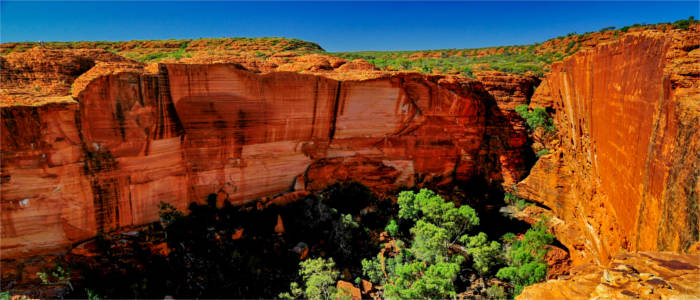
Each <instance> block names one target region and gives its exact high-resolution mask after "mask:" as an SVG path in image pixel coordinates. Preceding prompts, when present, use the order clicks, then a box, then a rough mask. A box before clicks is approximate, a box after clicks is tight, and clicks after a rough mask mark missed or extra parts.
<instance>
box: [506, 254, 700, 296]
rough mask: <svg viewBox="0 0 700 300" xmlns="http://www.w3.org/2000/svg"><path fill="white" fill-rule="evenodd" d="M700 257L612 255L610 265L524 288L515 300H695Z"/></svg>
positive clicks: (585, 267)
mask: <svg viewBox="0 0 700 300" xmlns="http://www.w3.org/2000/svg"><path fill="white" fill-rule="evenodd" d="M698 282H700V257H698V256H697V255H689V254H676V253H669V252H640V253H636V254H620V255H617V256H615V257H614V258H613V259H612V261H611V264H610V266H608V267H603V266H600V265H595V264H585V265H580V266H577V267H575V268H574V269H572V270H571V277H569V278H565V279H556V280H549V281H547V282H544V283H538V284H534V285H531V286H528V287H526V288H525V289H524V290H523V292H522V293H521V294H520V295H519V296H518V297H516V298H517V299H635V298H636V299H696V298H697V295H699V294H700V285H698Z"/></svg>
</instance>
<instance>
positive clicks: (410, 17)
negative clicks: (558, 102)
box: [0, 0, 699, 51]
mask: <svg viewBox="0 0 700 300" xmlns="http://www.w3.org/2000/svg"><path fill="white" fill-rule="evenodd" d="M698 10H699V2H698V1H686V2H648V1H647V2H630V1H627V2H602V1H598V2H591V1H587V2H523V1H518V2H493V1H489V2H221V1H219V2H182V1H180V2H166V1H160V2H136V1H131V2H104V1H103V2H57V1H53V2H10V1H5V0H2V1H1V2H0V11H1V14H2V19H1V20H0V22H1V25H2V27H1V32H0V41H2V42H14V41H38V40H43V41H80V40H111V41H118V40H136V39H138V40H140V39H169V38H200V37H241V36H242V37H263V36H270V37H272V36H275V37H289V38H299V39H303V40H308V41H313V42H317V43H319V44H320V45H321V46H322V47H323V48H324V49H326V50H327V51H358V50H417V49H444V48H478V47H488V46H499V45H518V44H530V43H534V42H542V41H544V40H547V39H549V38H553V37H556V36H560V35H565V34H567V33H569V32H579V33H583V32H587V31H596V30H599V29H601V28H603V27H607V26H617V27H621V26H624V25H630V24H634V23H643V22H646V23H658V22H669V21H675V20H678V19H685V18H687V17H689V16H691V15H692V16H695V17H696V18H697V17H698V14H699V13H698Z"/></svg>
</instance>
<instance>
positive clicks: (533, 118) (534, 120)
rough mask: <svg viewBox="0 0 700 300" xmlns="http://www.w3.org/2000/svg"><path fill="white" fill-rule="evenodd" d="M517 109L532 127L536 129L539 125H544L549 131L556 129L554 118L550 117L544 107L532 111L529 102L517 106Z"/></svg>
mask: <svg viewBox="0 0 700 300" xmlns="http://www.w3.org/2000/svg"><path fill="white" fill-rule="evenodd" d="M515 111H516V112H517V113H518V114H519V115H520V117H522V118H523V119H525V122H527V125H528V126H529V127H530V129H532V130H535V129H537V128H539V127H544V129H545V130H546V131H548V132H554V131H556V129H555V127H554V120H553V119H552V118H550V117H549V115H548V114H547V111H546V110H545V109H544V108H541V107H538V108H535V109H534V110H532V111H530V110H529V109H528V107H527V104H521V105H518V106H517V107H515Z"/></svg>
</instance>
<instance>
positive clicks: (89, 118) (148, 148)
mask: <svg viewBox="0 0 700 300" xmlns="http://www.w3.org/2000/svg"><path fill="white" fill-rule="evenodd" d="M72 85H73V91H72V96H73V97H74V98H75V99H76V101H77V102H76V101H71V102H66V103H57V104H48V105H40V106H9V107H3V108H2V111H1V112H2V124H1V125H2V131H1V135H2V157H3V164H2V241H1V247H2V248H1V249H2V258H3V259H5V258H19V257H26V256H30V255H35V254H41V253H49V252H53V251H56V250H59V249H64V248H65V247H68V246H70V245H71V244H74V243H78V242H81V241H83V240H86V239H89V238H91V237H93V236H94V235H96V234H98V233H101V232H109V231H114V230H119V229H123V228H128V227H130V226H135V225H140V224H145V223H149V222H153V221H156V220H157V219H158V203H159V202H161V201H163V202H167V203H170V204H172V205H174V206H175V207H176V208H179V209H183V210H184V209H185V208H186V207H187V205H188V204H189V203H190V202H203V201H205V200H206V199H207V197H208V196H209V195H210V194H216V195H217V202H220V201H230V202H233V203H244V202H248V201H252V200H255V199H259V198H261V197H264V196H275V195H281V194H284V193H289V192H294V191H296V192H295V193H294V194H296V193H302V194H303V193H304V192H306V191H313V190H317V189H322V188H324V187H326V186H327V185H329V184H333V183H335V182H338V181H349V180H354V181H359V182H361V183H363V184H365V185H367V186H368V187H370V188H371V189H373V190H374V191H375V192H377V193H393V192H394V191H396V190H397V189H399V188H401V187H412V186H424V185H428V186H431V187H438V188H440V187H449V186H450V185H453V184H454V183H455V182H457V181H469V180H473V179H477V178H485V179H486V180H489V181H496V182H498V181H500V180H505V181H506V182H508V183H509V184H510V183H514V182H516V181H517V180H519V179H521V177H522V176H523V174H524V173H525V172H526V166H525V165H524V161H525V160H524V159H523V158H521V157H519V156H520V155H521V150H520V149H517V148H518V147H526V146H525V145H524V144H521V143H513V142H508V143H502V142H500V141H508V140H509V136H508V135H509V134H511V133H512V130H511V129H510V127H511V123H510V122H508V121H507V117H504V115H503V113H502V112H501V111H500V109H499V106H498V105H496V102H495V100H494V98H493V97H492V96H491V95H490V94H489V93H488V92H487V91H486V90H485V89H484V87H483V86H482V84H480V83H479V82H477V81H474V80H468V79H464V78H456V77H443V76H424V75H419V74H410V73H400V74H393V75H386V76H381V77H378V78H376V79H369V80H348V81H338V80H334V79H330V78H327V77H322V76H315V75H307V74H298V73H291V72H277V73H263V74H258V73H252V72H249V71H247V70H245V69H243V68H242V67H240V66H239V65H237V64H231V63H220V64H216V63H214V64H162V65H159V66H149V67H147V68H144V67H143V66H142V65H139V64H131V63H124V62H120V63H116V64H115V63H114V62H111V63H98V64H96V65H95V66H94V67H93V68H92V69H90V71H88V72H86V73H84V74H83V75H81V76H80V77H79V78H77V79H76V80H75V81H74V82H73V83H72ZM527 89H532V87H531V86H528V87H527ZM516 90H518V89H517V88H516ZM518 91H520V90H518ZM65 92H66V91H64V90H62V91H61V93H65ZM520 93H523V92H522V91H521V92H520ZM523 94H524V93H523ZM524 100H525V99H523V100H522V101H524ZM499 128H500V129H499ZM490 132H497V134H498V135H497V136H498V138H490V137H489V134H490ZM487 138H490V140H488V141H487V140H486V139H487ZM516 140H517V139H516ZM501 174H503V175H501ZM294 194H292V195H294ZM282 198H284V197H282ZM292 198H293V197H292ZM290 199H291V198H290ZM219 200H220V201H219ZM280 201H283V200H280Z"/></svg>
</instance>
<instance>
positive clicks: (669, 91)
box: [518, 27, 700, 263]
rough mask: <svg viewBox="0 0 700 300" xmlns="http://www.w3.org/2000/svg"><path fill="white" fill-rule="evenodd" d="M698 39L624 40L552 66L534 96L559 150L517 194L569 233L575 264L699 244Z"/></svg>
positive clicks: (636, 36)
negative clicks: (550, 113) (549, 111)
mask: <svg viewBox="0 0 700 300" xmlns="http://www.w3.org/2000/svg"><path fill="white" fill-rule="evenodd" d="M699 40H700V35H699V34H698V28H697V27H696V28H691V30H689V31H685V32H679V31H675V32H673V33H670V34H664V33H660V32H655V31H647V32H638V33H631V34H627V35H625V36H623V37H621V38H620V39H619V40H617V41H615V42H611V43H606V44H602V45H598V46H597V47H595V48H593V49H590V50H584V51H581V52H579V53H577V54H576V55H574V56H572V57H570V58H567V59H565V60H564V61H563V62H561V63H555V64H554V65H553V66H552V72H551V73H550V74H548V75H547V77H546V80H545V81H546V84H545V83H543V85H542V86H543V87H544V88H545V89H546V90H544V91H543V92H542V93H540V91H539V90H538V92H537V93H536V94H535V98H534V99H533V102H534V103H550V101H551V103H553V106H554V109H555V110H556V118H555V122H556V125H557V129H558V132H559V135H560V138H561V147H560V149H556V151H554V153H553V154H551V155H548V156H545V157H543V158H541V159H540V161H538V162H537V164H536V165H535V167H534V168H533V170H532V171H531V174H530V175H529V177H528V178H527V179H525V180H524V181H523V182H521V183H520V184H519V185H518V191H519V193H520V195H521V196H523V197H525V198H528V199H532V200H534V201H537V202H540V203H543V204H544V205H546V206H548V207H549V208H551V209H552V210H553V212H554V213H555V215H556V216H557V217H559V218H561V219H562V220H564V222H565V223H567V225H568V226H569V227H571V231H569V232H568V233H565V234H561V235H560V236H559V239H560V240H562V242H563V243H564V244H565V245H567V246H568V247H569V249H570V250H572V252H575V253H572V257H573V258H574V260H575V261H574V262H575V263H581V262H583V261H588V260H593V261H596V262H599V263H606V262H608V260H609V258H610V257H611V256H613V255H615V254H617V253H618V251H620V250H621V249H627V250H651V251H654V250H673V251H682V250H684V249H687V248H688V247H689V246H690V245H692V244H693V243H695V242H697V240H698V229H699V226H700V225H699V224H698V195H700V88H699V87H700V84H699V81H698V66H699V65H700V59H699V58H700V49H698V41H699ZM540 98H542V99H540ZM550 99H551V100H550Z"/></svg>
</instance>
